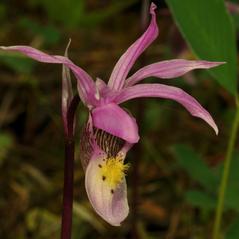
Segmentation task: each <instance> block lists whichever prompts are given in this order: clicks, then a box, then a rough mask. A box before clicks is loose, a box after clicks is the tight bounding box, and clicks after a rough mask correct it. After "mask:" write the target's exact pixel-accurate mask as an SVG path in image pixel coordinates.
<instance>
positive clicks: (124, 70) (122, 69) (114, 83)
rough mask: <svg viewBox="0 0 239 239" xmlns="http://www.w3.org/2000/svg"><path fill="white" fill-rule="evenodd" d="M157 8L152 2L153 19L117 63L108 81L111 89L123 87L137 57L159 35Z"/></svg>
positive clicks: (151, 12)
mask: <svg viewBox="0 0 239 239" xmlns="http://www.w3.org/2000/svg"><path fill="white" fill-rule="evenodd" d="M155 9H156V5H155V4H154V3H151V6H150V14H151V16H152V19H151V22H150V25H149V27H148V29H147V30H146V31H145V32H144V34H143V35H142V36H141V37H140V38H139V39H138V40H137V41H136V42H135V43H133V44H132V45H131V46H130V47H129V48H128V50H127V51H126V52H125V53H124V54H123V55H122V56H121V57H120V59H119V60H118V62H117V63H116V65H115V67H114V69H113V71H112V74H111V76H110V79H109V82H108V85H109V87H110V88H111V89H115V90H120V89H121V88H122V87H123V85H124V81H125V79H126V77H127V75H128V73H129V71H130V69H131V67H132V66H133V65H134V63H135V61H136V60H137V58H138V57H139V56H140V55H141V54H142V52H143V51H144V50H145V49H146V48H147V47H148V46H149V45H150V44H151V43H152V42H153V41H154V40H155V38H156V37H157V36H158V27H157V23H156V15H155V12H154V11H155Z"/></svg>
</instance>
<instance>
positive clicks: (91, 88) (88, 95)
mask: <svg viewBox="0 0 239 239" xmlns="http://www.w3.org/2000/svg"><path fill="white" fill-rule="evenodd" d="M0 49H2V50H7V51H17V52H20V53H22V54H24V55H26V56H28V57H30V58H32V59H34V60H36V61H39V62H45V63H55V64H64V65H66V66H67V67H69V68H70V69H71V70H72V72H73V73H74V75H75V77H76V78H77V80H78V89H79V91H80V96H81V98H82V99H81V100H82V101H83V102H84V103H85V104H87V105H92V104H94V95H95V84H94V81H93V80H92V78H91V77H90V76H89V75H88V73H87V72H85V71H84V70H83V69H81V68H80V67H78V66H77V65H75V64H74V63H73V62H72V61H71V60H70V59H69V58H67V57H64V56H57V55H48V54H46V53H44V52H42V51H39V50H37V49H35V48H32V47H29V46H10V47H4V46H1V47H0Z"/></svg>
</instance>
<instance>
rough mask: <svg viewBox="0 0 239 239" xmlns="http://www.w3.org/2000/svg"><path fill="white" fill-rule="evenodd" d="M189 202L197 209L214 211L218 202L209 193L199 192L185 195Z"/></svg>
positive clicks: (194, 191)
mask: <svg viewBox="0 0 239 239" xmlns="http://www.w3.org/2000/svg"><path fill="white" fill-rule="evenodd" d="M185 198H186V200H187V202H189V203H190V204H192V205H193V206H195V207H199V208H203V209H214V208H215V207H216V204H217V200H216V199H215V198H213V197H211V196H210V195H208V194H207V193H204V192H202V191H197V190H190V191H187V192H186V193H185Z"/></svg>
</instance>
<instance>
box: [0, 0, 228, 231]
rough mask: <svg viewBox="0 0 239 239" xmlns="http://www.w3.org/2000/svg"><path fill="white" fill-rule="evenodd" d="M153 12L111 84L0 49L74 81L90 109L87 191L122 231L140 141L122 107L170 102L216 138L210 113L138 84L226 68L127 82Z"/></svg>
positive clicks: (160, 71)
mask: <svg viewBox="0 0 239 239" xmlns="http://www.w3.org/2000/svg"><path fill="white" fill-rule="evenodd" d="M155 9H156V5H155V4H153V3H152V4H151V6H150V14H151V21H150V24H149V26H148V28H147V29H146V31H145V32H144V34H143V35H142V36H141V37H140V38H139V39H138V40H137V41H136V42H134V43H133V44H132V45H131V46H130V47H129V48H128V50H127V51H126V52H125V53H124V54H123V55H122V56H121V57H120V59H119V60H118V62H117V63H116V65H115V67H114V69H113V71H112V74H111V76H110V79H109V81H108V84H106V83H105V82H104V81H102V80H100V79H97V80H96V82H94V81H93V79H92V78H91V77H90V76H89V75H88V74H87V73H86V72H85V71H84V70H83V69H82V68H80V67H78V66H76V65H75V64H74V63H73V62H72V61H71V60H70V59H69V58H68V57H67V56H58V55H48V54H46V53H43V52H41V51H39V50H37V49H34V48H32V47H29V46H10V47H1V49H3V50H8V51H18V52H21V53H23V54H25V55H26V56H28V57H30V58H33V59H35V60H37V61H39V62H46V63H56V64H63V65H64V66H65V67H67V68H69V69H70V70H71V71H72V72H73V74H74V75H75V77H76V79H77V87H78V92H79V96H80V98H81V100H82V102H83V103H84V104H85V106H86V107H88V109H89V118H88V122H87V124H86V125H85V127H84V130H83V132H82V136H81V141H80V148H81V161H82V165H83V168H84V170H85V187H86V191H87V194H88V197H89V200H90V202H91V204H92V206H93V208H94V209H95V211H96V212H97V213H98V214H99V215H100V216H101V217H102V218H103V219H104V220H105V221H107V222H108V223H109V224H111V225H113V226H119V225H120V223H121V222H122V221H123V220H124V219H125V218H126V217H127V215H128V212H129V207H128V201H127V186H126V180H125V172H126V171H127V169H128V165H127V164H126V165H125V164H124V159H125V156H126V153H127V152H128V150H129V149H130V148H131V147H132V145H133V144H135V143H137V142H138V140H139V134H138V126H137V123H136V120H135V119H134V118H133V117H132V116H131V115H130V114H128V113H127V112H126V111H125V110H124V109H122V108H121V107H120V106H119V105H120V104H121V103H124V102H126V101H128V100H131V99H135V98H140V97H159V98H165V99H172V100H175V101H177V102H178V103H180V104H181V105H183V106H184V107H185V108H186V109H187V110H188V111H189V113H191V114H192V115H193V116H195V117H199V118H201V119H203V120H204V121H206V122H207V123H208V124H209V125H210V126H211V127H212V128H213V129H214V130H215V132H216V134H217V133H218V128H217V126H216V124H215V122H214V120H213V119H212V117H211V115H210V114H209V113H208V111H207V110H205V109H204V108H203V107H202V106H201V105H200V104H199V103H198V101H197V100H195V99H194V98H193V97H192V96H190V95H189V94H187V93H186V92H184V91H183V90H182V89H180V88H177V87H173V86H168V85H164V84H138V83H139V82H140V81H142V80H143V79H145V78H148V77H158V78H162V79H169V78H175V77H180V76H182V75H184V74H185V73H187V72H189V71H191V70H194V69H209V68H212V67H215V66H218V65H221V64H223V62H209V61H189V60H183V59H173V60H167V61H161V62H157V63H154V64H151V65H148V66H145V67H143V68H141V69H140V70H138V71H137V72H136V73H134V74H133V75H131V76H129V77H128V74H129V71H130V69H131V68H132V66H133V65H134V63H135V61H136V60H137V58H138V57H139V56H140V55H141V54H142V52H143V51H144V50H145V49H146V48H147V47H148V46H149V45H150V44H151V43H152V42H153V41H154V40H155V38H156V37H157V36H158V27H157V23H156V15H155ZM63 98H64V94H63Z"/></svg>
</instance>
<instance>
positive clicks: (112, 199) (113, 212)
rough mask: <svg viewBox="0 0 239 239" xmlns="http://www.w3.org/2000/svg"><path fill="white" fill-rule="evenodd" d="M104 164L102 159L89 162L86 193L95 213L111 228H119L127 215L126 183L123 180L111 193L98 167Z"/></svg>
mask: <svg viewBox="0 0 239 239" xmlns="http://www.w3.org/2000/svg"><path fill="white" fill-rule="evenodd" d="M104 163H105V162H104V161H103V158H102V157H101V158H100V157H99V158H95V159H93V158H92V159H91V160H90V161H89V164H88V166H87V169H86V175H85V187H86V192H87V195H88V198H89V200H90V202H91V204H92V206H93V208H94V209H95V211H96V212H97V213H98V214H99V215H100V216H101V217H102V218H103V219H104V220H105V221H107V222H108V223H109V224H111V225H112V226H120V223H121V222H122V221H123V220H124V219H125V218H126V217H127V216H128V213H129V206H128V200H127V185H126V181H125V178H124V179H123V180H122V182H121V183H120V185H118V186H117V188H116V189H114V193H112V188H111V187H110V186H109V185H108V184H107V182H106V181H104V180H102V175H101V172H100V170H101V169H100V167H99V165H103V164H104Z"/></svg>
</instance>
